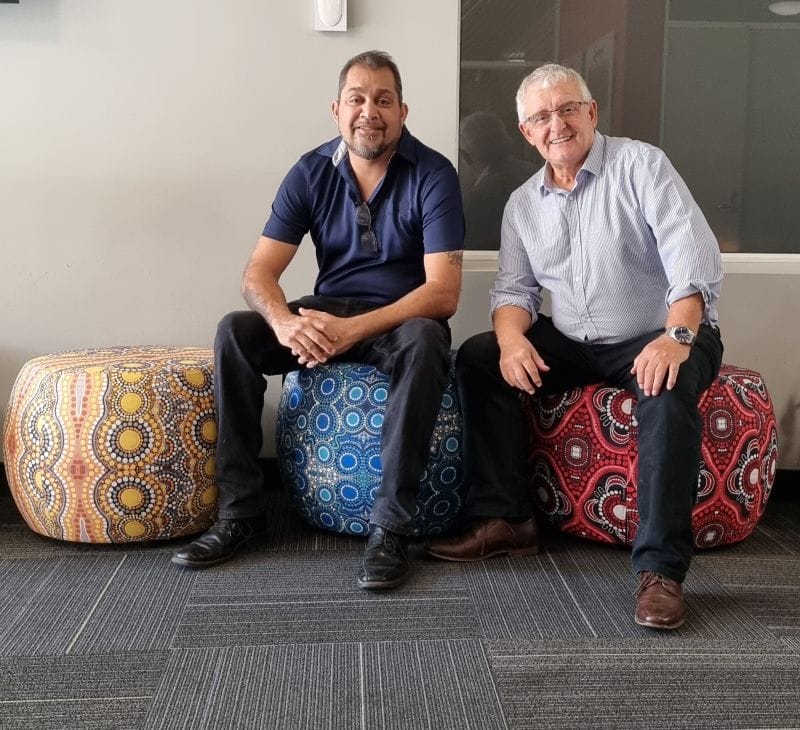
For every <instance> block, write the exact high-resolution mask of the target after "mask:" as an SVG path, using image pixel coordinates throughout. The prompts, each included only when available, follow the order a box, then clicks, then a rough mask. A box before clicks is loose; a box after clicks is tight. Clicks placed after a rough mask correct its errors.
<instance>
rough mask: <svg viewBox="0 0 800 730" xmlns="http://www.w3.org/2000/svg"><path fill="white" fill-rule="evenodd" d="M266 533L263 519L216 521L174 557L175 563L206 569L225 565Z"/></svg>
mask: <svg viewBox="0 0 800 730" xmlns="http://www.w3.org/2000/svg"><path fill="white" fill-rule="evenodd" d="M265 532H266V529H265V527H264V518H263V517H260V518H259V517H254V518H249V519H240V520H225V519H219V520H217V521H216V522H215V523H214V524H213V525H212V526H211V528H210V529H209V530H208V532H205V533H203V534H202V535H201V536H200V537H198V538H197V540H195V541H194V542H192V543H189V544H188V545H187V546H186V547H185V548H184V549H183V550H181V551H180V552H178V553H175V555H173V556H172V562H173V563H177V564H178V565H185V566H187V567H189V568H207V567H208V566H209V565H217V564H218V563H224V562H225V561H226V560H229V559H230V558H232V557H233V554H234V553H235V552H236V551H237V550H238V549H239V548H240V547H241V546H242V545H245V544H247V543H248V542H251V541H252V540H254V539H255V538H257V537H259V536H261V535H263V534H264V533H265Z"/></svg>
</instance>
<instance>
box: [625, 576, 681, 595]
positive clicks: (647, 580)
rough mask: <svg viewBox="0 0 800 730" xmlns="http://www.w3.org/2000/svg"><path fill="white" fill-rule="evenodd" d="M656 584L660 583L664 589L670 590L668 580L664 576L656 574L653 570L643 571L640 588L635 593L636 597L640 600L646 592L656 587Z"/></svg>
mask: <svg viewBox="0 0 800 730" xmlns="http://www.w3.org/2000/svg"><path fill="white" fill-rule="evenodd" d="M656 583H660V584H661V587H662V588H664V589H665V590H669V585H668V584H667V579H666V578H664V576H662V575H659V574H658V573H654V572H653V571H652V570H643V571H642V572H641V574H640V577H639V586H638V587H637V588H636V590H635V591H634V592H633V595H634V597H635V598H638V597H639V596H640V595H641V594H642V593H643V592H644V591H646V590H647V589H648V588H650V586H654V585H656ZM670 593H672V591H670Z"/></svg>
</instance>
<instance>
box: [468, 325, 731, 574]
mask: <svg viewBox="0 0 800 730" xmlns="http://www.w3.org/2000/svg"><path fill="white" fill-rule="evenodd" d="M660 334H662V330H659V331H657V332H650V333H648V334H646V335H642V336H641V337H637V338H635V339H633V340H628V341H626V342H621V343H617V344H610V345H595V344H592V343H589V342H579V341H575V340H571V339H569V338H568V337H565V336H564V335H562V334H561V333H560V332H559V331H558V330H557V329H556V328H555V327H554V326H553V323H552V321H551V320H550V318H549V317H542V316H540V317H539V319H538V320H537V321H536V323H535V324H534V325H533V327H531V329H530V330H529V331H528V333H527V337H528V339H529V340H530V341H531V343H533V346H534V347H535V348H536V349H537V351H538V352H539V354H540V355H541V356H542V358H544V361H545V362H546V363H547V364H548V365H549V366H550V370H549V371H548V372H546V373H542V388H541V389H540V391H539V392H541V393H553V392H559V391H564V390H567V389H569V388H572V387H574V386H578V385H588V384H589V383H597V382H607V383H609V384H611V385H614V386H617V387H621V388H625V389H626V390H629V391H631V392H632V393H633V394H634V395H635V396H636V400H637V405H636V413H635V415H636V420H637V421H638V424H639V443H638V446H639V482H638V489H637V495H638V504H639V529H638V531H637V534H636V539H635V540H634V544H633V554H632V559H633V567H634V570H635V571H636V572H639V571H642V570H653V571H655V572H657V573H661V574H662V575H665V576H667V577H668V578H672V579H673V580H679V581H680V580H683V578H684V577H685V575H686V572H687V570H688V569H689V562H690V560H691V555H692V546H693V539H692V526H691V512H692V507H693V505H694V501H695V497H696V492H697V483H698V475H699V470H700V444H701V439H702V422H701V418H700V415H699V413H698V410H697V402H698V400H699V398H700V396H701V395H702V393H703V391H704V390H705V389H706V388H708V387H709V385H711V383H712V382H713V379H714V377H715V376H716V374H717V372H718V371H719V367H720V364H721V362H722V341H721V339H720V336H719V330H718V329H717V328H716V327H710V326H708V325H701V326H700V330H699V332H698V335H697V340H696V342H695V344H694V345H693V346H692V350H691V354H690V355H689V359H688V360H686V362H684V363H683V364H682V365H681V368H680V370H679V372H678V380H677V382H676V383H675V387H674V388H673V389H672V390H666V389H663V390H662V391H661V392H660V393H659V395H657V396H649V397H646V396H645V395H644V394H643V393H642V391H641V390H640V389H639V386H638V384H637V382H636V377H635V376H633V375H631V373H630V369H631V367H632V366H633V360H634V358H635V357H636V356H637V355H638V354H639V352H640V351H641V350H642V348H643V347H644V346H645V345H646V344H647V343H648V342H650V340H653V339H655V338H656V337H658V336H659V335H660ZM499 360H500V348H499V346H498V344H497V338H496V337H495V335H494V332H484V333H483V334H479V335H475V336H474V337H472V338H470V339H469V340H467V341H466V342H465V343H464V344H463V345H462V346H461V348H460V349H459V352H458V358H457V360H456V380H457V385H458V391H459V396H460V399H461V407H462V411H463V416H464V474H465V479H466V482H467V488H468V490H469V491H468V495H469V497H468V500H469V502H468V505H469V506H468V509H469V512H470V514H471V516H473V517H488V516H491V517H504V518H507V519H522V518H526V517H528V516H529V515H530V514H531V512H532V503H531V477H530V473H529V469H528V443H529V430H528V424H527V419H526V417H525V415H524V413H523V410H522V401H521V397H520V391H518V390H516V389H514V388H511V387H510V386H509V385H508V384H507V383H506V382H505V381H504V380H503V377H502V375H501V374H500V366H499V365H500V363H499Z"/></svg>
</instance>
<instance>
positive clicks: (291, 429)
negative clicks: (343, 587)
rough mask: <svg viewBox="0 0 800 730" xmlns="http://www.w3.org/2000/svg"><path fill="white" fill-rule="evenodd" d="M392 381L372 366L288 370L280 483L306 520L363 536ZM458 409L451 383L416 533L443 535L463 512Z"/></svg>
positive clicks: (280, 424)
mask: <svg viewBox="0 0 800 730" xmlns="http://www.w3.org/2000/svg"><path fill="white" fill-rule="evenodd" d="M388 397H389V378H388V376H387V375H385V374H384V373H382V372H380V371H379V370H377V369H376V368H374V367H372V366H371V365H359V364H354V363H331V364H328V365H321V366H318V367H315V368H313V369H311V370H302V371H295V372H292V373H289V375H287V377H286V380H285V382H284V386H283V392H282V394H281V401H280V406H279V409H278V421H277V431H276V445H277V452H278V464H279V469H280V472H281V478H282V480H283V482H284V484H285V485H286V487H287V489H288V491H289V494H290V496H291V498H292V501H293V503H294V504H295V506H296V507H297V509H298V511H299V513H300V515H301V516H302V517H303V519H305V520H306V521H307V522H308V523H310V524H312V525H315V526H317V527H322V528H324V529H327V530H332V531H334V532H344V533H348V534H351V535H365V534H366V533H367V531H368V525H369V515H370V511H371V509H372V505H373V503H374V501H375V494H376V491H377V490H378V489H379V488H380V485H381V475H382V470H381V459H380V446H381V426H382V424H383V418H384V412H385V410H386V400H387V398H388ZM461 445H462V440H461V410H460V407H459V403H458V396H457V394H456V389H455V383H454V381H453V366H452V364H451V369H450V378H449V382H448V385H447V388H446V390H445V393H444V396H443V398H442V406H441V410H440V411H439V416H438V418H437V422H436V426H435V428H434V433H433V438H432V439H431V456H430V461H429V463H428V467H427V469H426V471H425V473H424V475H423V477H422V479H421V482H420V491H419V495H418V498H417V511H416V515H415V518H414V523H413V529H414V531H415V534H427V535H430V534H438V533H440V532H442V531H443V530H444V529H445V528H447V527H448V526H449V525H450V524H451V523H452V521H453V520H454V518H455V517H456V516H457V514H458V512H459V511H460V509H461V506H462V501H463V495H462V493H461V487H462V483H463V474H462V472H463V465H462V455H461Z"/></svg>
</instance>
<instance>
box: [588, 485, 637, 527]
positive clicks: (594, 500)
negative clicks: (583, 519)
mask: <svg viewBox="0 0 800 730" xmlns="http://www.w3.org/2000/svg"><path fill="white" fill-rule="evenodd" d="M625 486H626V482H625V477H624V476H622V475H620V474H609V475H607V476H606V477H604V478H602V479H600V480H598V482H597V484H596V485H595V488H594V493H593V495H592V497H591V499H588V500H586V504H585V505H584V513H585V514H586V516H587V518H588V519H589V521H590V522H592V523H594V524H595V525H596V526H598V527H599V528H600V529H601V530H603V531H604V532H607V533H609V534H610V535H613V536H614V537H615V538H616V539H617V540H623V541H624V539H625V535H626V533H627V529H628V506H627V504H626V499H625Z"/></svg>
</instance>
